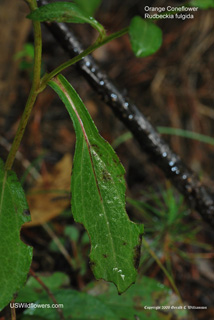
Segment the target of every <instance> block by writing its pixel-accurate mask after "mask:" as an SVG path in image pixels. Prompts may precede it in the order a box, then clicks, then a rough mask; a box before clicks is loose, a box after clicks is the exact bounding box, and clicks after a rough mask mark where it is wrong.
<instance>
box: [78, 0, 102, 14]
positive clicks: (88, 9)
mask: <svg viewBox="0 0 214 320" xmlns="http://www.w3.org/2000/svg"><path fill="white" fill-rule="evenodd" d="M75 2H76V4H77V5H78V6H79V7H80V8H81V9H82V11H84V12H85V13H87V14H88V15H90V16H94V13H95V11H96V9H97V8H98V7H99V5H100V3H101V2H102V0H90V1H89V0H75Z"/></svg>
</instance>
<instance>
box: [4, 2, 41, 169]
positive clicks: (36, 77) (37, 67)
mask: <svg viewBox="0 0 214 320" xmlns="http://www.w3.org/2000/svg"><path fill="white" fill-rule="evenodd" d="M26 2H27V3H28V4H29V7H30V9H31V10H35V9H36V8H37V2H36V0H26ZM33 28H34V69H33V82H32V87H31V90H30V94H29V96H28V99H27V102H26V105H25V109H24V112H23V115H22V118H21V120H20V123H19V127H18V130H17V132H16V136H15V138H14V141H13V143H12V146H11V149H10V152H9V155H8V157H7V160H6V164H5V170H10V169H11V168H12V165H13V162H14V160H15V156H16V152H17V150H18V148H19V146H20V143H21V140H22V137H23V134H24V131H25V128H26V126H27V123H28V120H29V117H30V114H31V111H32V108H33V106H34V104H35V101H36V98H37V95H38V92H37V91H38V88H39V84H40V74H41V55H42V35H41V25H40V22H38V21H34V22H33Z"/></svg>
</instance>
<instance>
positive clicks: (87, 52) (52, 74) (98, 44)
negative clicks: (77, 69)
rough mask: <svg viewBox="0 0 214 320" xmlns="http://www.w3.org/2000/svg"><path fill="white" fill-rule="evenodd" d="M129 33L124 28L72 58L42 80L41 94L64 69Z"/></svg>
mask: <svg viewBox="0 0 214 320" xmlns="http://www.w3.org/2000/svg"><path fill="white" fill-rule="evenodd" d="M127 32H128V27H126V28H124V29H122V30H120V31H118V32H115V33H113V34H111V35H110V36H108V37H105V38H104V39H103V40H102V41H100V40H99V41H96V42H95V43H94V44H92V45H91V46H90V47H88V48H87V49H85V50H84V51H83V52H82V53H80V54H79V55H78V56H76V57H74V58H72V59H71V60H68V61H66V62H64V63H63V64H61V65H60V66H59V67H57V68H56V69H54V70H53V71H51V72H50V73H48V74H45V75H44V77H43V78H42V79H41V84H40V88H39V92H42V91H43V90H44V89H45V87H46V86H47V83H48V81H50V80H51V79H52V78H53V77H55V76H56V75H57V74H59V73H60V72H62V71H63V70H64V69H66V68H68V67H70V66H71V65H73V64H75V63H76V62H78V61H80V60H81V59H82V58H84V57H85V56H87V55H89V54H90V53H92V52H93V51H94V50H96V49H98V48H100V47H102V46H103V45H104V44H106V43H108V42H110V41H112V40H114V39H117V38H119V37H121V36H123V35H124V34H126V33H127Z"/></svg>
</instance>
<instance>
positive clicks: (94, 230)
mask: <svg viewBox="0 0 214 320" xmlns="http://www.w3.org/2000/svg"><path fill="white" fill-rule="evenodd" d="M49 85H50V86H51V87H52V88H53V89H54V90H55V91H56V93H57V94H58V95H59V97H60V98H61V100H62V101H63V102H64V104H65V106H66V108H67V110H68V113H69V115H70V116H71V119H72V121H73V124H74V128H75V132H76V149H75V155H74V162H73V169H72V179H71V192H72V201H71V206H72V213H73V216H74V219H75V221H76V222H79V223H82V224H83V225H84V227H85V228H86V230H87V232H88V234H89V237H90V241H91V252H90V262H91V267H92V270H93V272H94V275H95V277H96V278H97V279H100V278H102V279H104V280H107V281H111V282H113V283H115V285H116V286H117V288H118V291H119V292H120V293H121V292H123V291H125V290H126V289H127V288H128V287H129V286H130V285H131V284H132V283H134V282H135V279H136V275H137V271H136V269H135V267H136V265H135V264H137V262H136V260H138V256H139V250H140V243H141V236H142V233H143V226H142V225H137V224H135V223H133V222H131V221H130V220H129V218H128V215H127V213H126V210H125V181H124V168H123V166H122V165H121V163H120V161H119V159H118V157H117V155H116V154H115V152H114V150H113V149H112V147H111V146H110V145H109V144H108V143H107V142H106V141H105V140H104V139H103V138H102V137H101V136H100V135H99V133H98V131H97V128H96V127H95V125H94V123H93V121H92V119H91V117H90V115H89V113H88V111H87V109H86V108H85V106H84V104H83V102H82V101H81V99H80V97H79V96H78V95H77V93H76V91H75V90H74V89H73V88H72V87H71V85H70V84H69V83H68V82H67V80H66V79H65V78H64V77H63V76H62V75H59V76H58V77H57V78H55V79H53V80H52V81H50V82H49Z"/></svg>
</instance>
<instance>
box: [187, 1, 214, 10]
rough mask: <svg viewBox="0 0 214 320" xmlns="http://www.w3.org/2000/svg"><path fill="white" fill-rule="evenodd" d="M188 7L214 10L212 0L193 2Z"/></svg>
mask: <svg viewBox="0 0 214 320" xmlns="http://www.w3.org/2000/svg"><path fill="white" fill-rule="evenodd" d="M188 6H191V7H198V8H200V9H209V8H214V0H193V1H191V2H190V3H189V4H188Z"/></svg>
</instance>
